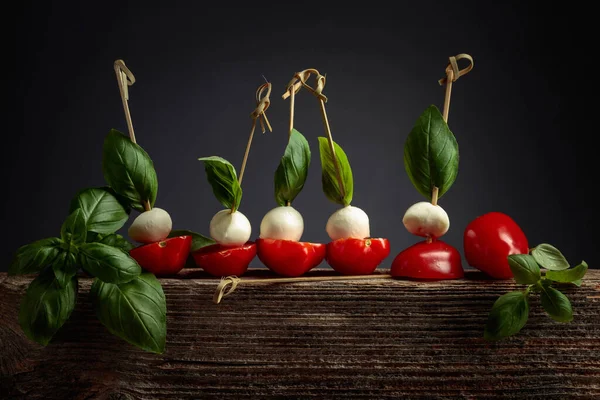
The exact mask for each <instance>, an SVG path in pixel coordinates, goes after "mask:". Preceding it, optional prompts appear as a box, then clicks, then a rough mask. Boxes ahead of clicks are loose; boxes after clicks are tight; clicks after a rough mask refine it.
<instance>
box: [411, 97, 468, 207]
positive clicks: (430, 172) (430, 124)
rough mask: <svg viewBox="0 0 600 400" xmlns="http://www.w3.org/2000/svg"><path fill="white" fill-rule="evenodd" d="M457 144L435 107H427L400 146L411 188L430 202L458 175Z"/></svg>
mask: <svg viewBox="0 0 600 400" xmlns="http://www.w3.org/2000/svg"><path fill="white" fill-rule="evenodd" d="M458 158H459V157H458V143H457V142H456V138H455V137H454V135H453V134H452V132H451V131H450V128H448V124H446V121H444V118H443V117H442V114H441V113H440V111H439V110H438V109H437V107H436V106H433V105H432V106H429V108H427V109H426V110H425V112H424V113H423V114H421V116H420V117H419V119H418V120H417V123H416V124H415V126H414V127H413V129H412V130H411V131H410V134H409V135H408V138H407V139H406V142H405V144H404V168H405V169H406V173H407V174H408V177H409V178H410V181H411V182H412V184H413V185H414V187H415V188H416V189H417V190H418V191H419V193H421V194H422V195H423V196H425V197H426V198H427V199H430V200H431V193H432V191H433V187H434V186H435V187H437V188H438V189H439V192H438V197H442V196H443V195H444V193H446V192H447V191H448V189H450V187H451V186H452V184H453V183H454V181H455V180H456V176H457V175H458Z"/></svg>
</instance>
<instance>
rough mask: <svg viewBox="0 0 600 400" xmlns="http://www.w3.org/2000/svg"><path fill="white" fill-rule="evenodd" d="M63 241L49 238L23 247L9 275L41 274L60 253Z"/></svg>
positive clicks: (13, 262)
mask: <svg viewBox="0 0 600 400" xmlns="http://www.w3.org/2000/svg"><path fill="white" fill-rule="evenodd" d="M61 244H62V240H60V239H59V238H48V239H42V240H38V241H36V242H33V243H30V244H26V245H25V246H21V247H20V248H19V250H17V253H16V254H15V256H14V258H13V261H12V262H11V264H10V266H9V267H8V275H22V274H33V273H37V272H40V271H41V270H42V269H44V267H45V266H47V265H50V264H52V261H54V259H55V258H56V256H58V253H60V247H61Z"/></svg>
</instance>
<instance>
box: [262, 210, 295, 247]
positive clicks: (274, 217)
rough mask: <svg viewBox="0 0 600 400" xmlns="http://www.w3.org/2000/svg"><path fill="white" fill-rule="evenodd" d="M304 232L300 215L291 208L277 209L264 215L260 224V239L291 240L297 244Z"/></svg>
mask: <svg viewBox="0 0 600 400" xmlns="http://www.w3.org/2000/svg"><path fill="white" fill-rule="evenodd" d="M303 232H304V220H303V219H302V215H300V213H299V212H298V211H296V209H295V208H294V207H292V206H282V207H277V208H274V209H272V210H271V211H269V212H268V213H266V214H265V216H264V218H263V219H262V221H261V223H260V237H261V238H262V239H276V240H293V241H294V242H297V241H298V240H300V238H301V237H302V233H303Z"/></svg>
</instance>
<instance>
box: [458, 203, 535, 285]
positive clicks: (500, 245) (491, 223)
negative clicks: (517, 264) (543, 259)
mask: <svg viewBox="0 0 600 400" xmlns="http://www.w3.org/2000/svg"><path fill="white" fill-rule="evenodd" d="M463 245H464V251H465V258H466V259H467V262H468V263H469V265H470V266H472V267H474V268H477V269H479V270H481V271H483V272H485V273H486V274H488V275H490V276H491V277H492V278H495V279H510V278H512V277H513V273H512V271H511V270H510V267H509V265H508V256H509V255H511V254H527V253H529V243H528V241H527V237H526V236H525V233H523V230H522V229H521V228H520V227H519V225H517V223H516V222H515V221H514V220H513V219H512V218H511V217H509V216H508V215H506V214H503V213H501V212H490V213H487V214H484V215H481V216H479V217H477V218H475V219H474V220H473V221H471V222H470V223H469V225H467V227H466V229H465V233H464V237H463Z"/></svg>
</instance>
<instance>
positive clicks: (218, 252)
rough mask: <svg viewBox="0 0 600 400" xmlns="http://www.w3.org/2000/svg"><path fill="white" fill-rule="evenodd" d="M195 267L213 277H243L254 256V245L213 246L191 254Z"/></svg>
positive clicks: (250, 243)
mask: <svg viewBox="0 0 600 400" xmlns="http://www.w3.org/2000/svg"><path fill="white" fill-rule="evenodd" d="M192 256H193V257H194V261H196V265H197V266H199V267H200V268H202V269H203V270H205V271H206V272H208V273H209V274H211V275H214V276H227V275H237V276H240V275H243V274H244V273H245V272H246V270H247V269H248V265H250V261H252V259H254V257H255V256H256V244H254V242H246V244H245V245H243V246H237V247H231V246H223V245H221V244H213V245H210V246H206V247H202V248H201V249H199V250H196V251H194V252H193V253H192Z"/></svg>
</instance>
